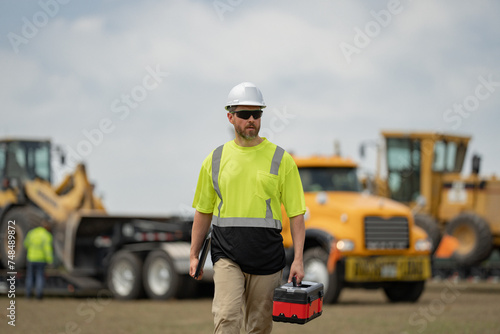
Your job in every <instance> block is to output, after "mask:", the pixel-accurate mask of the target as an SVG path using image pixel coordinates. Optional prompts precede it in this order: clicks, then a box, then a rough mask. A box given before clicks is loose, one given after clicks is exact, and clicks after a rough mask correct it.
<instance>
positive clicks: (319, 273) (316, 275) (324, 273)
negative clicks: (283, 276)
mask: <svg viewBox="0 0 500 334" xmlns="http://www.w3.org/2000/svg"><path fill="white" fill-rule="evenodd" d="M327 262H328V253H327V252H326V251H325V250H324V249H323V248H321V247H314V248H309V249H307V250H306V251H305V252H304V272H305V277H304V280H307V281H313V282H319V283H322V284H323V288H324V293H325V295H324V297H323V303H325V304H333V303H336V302H337V301H338V298H339V296H340V292H341V290H342V280H341V278H340V275H339V271H338V270H335V271H334V272H333V273H332V274H330V273H329V272H328V267H327Z"/></svg>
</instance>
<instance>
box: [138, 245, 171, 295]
mask: <svg viewBox="0 0 500 334" xmlns="http://www.w3.org/2000/svg"><path fill="white" fill-rule="evenodd" d="M143 280H144V290H146V295H147V296H148V297H149V298H151V299H169V298H171V297H173V296H174V295H175V294H176V293H177V290H178V287H179V275H178V274H177V272H176V271H175V267H174V262H173V261H172V259H171V258H170V256H168V254H167V253H165V252H164V251H162V250H155V251H152V252H151V253H149V254H148V256H147V257H146V261H145V262H144V272H143Z"/></svg>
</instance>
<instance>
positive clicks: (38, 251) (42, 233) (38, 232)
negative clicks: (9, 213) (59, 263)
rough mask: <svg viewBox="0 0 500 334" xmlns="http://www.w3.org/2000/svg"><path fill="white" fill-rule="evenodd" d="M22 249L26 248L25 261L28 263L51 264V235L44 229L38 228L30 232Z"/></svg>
mask: <svg viewBox="0 0 500 334" xmlns="http://www.w3.org/2000/svg"><path fill="white" fill-rule="evenodd" d="M24 248H26V251H27V253H26V259H27V260H28V261H29V262H44V263H49V264H52V261H53V249H52V234H50V232H49V231H47V230H46V229H45V228H43V227H41V226H39V227H36V228H34V229H32V230H30V231H29V232H28V234H27V235H26V238H25V239H24Z"/></svg>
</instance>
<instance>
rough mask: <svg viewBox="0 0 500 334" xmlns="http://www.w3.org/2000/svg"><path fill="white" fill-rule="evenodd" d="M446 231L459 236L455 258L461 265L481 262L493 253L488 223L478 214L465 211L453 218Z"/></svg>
mask: <svg viewBox="0 0 500 334" xmlns="http://www.w3.org/2000/svg"><path fill="white" fill-rule="evenodd" d="M446 232H447V233H448V234H449V235H451V236H453V237H455V238H457V240H458V248H457V250H455V253H454V254H453V258H454V259H455V260H456V261H457V262H458V264H459V265H461V266H471V265H475V264H479V263H480V262H481V261H483V260H485V259H487V258H488V257H489V256H490V255H491V251H492V248H493V237H492V235H491V230H490V227H489V225H488V223H487V222H486V221H485V220H484V219H483V218H481V217H479V216H478V215H475V214H472V213H463V214H460V215H458V216H457V217H455V218H453V219H452V220H451V221H450V222H449V223H448V225H447V226H446Z"/></svg>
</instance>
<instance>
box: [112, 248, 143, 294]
mask: <svg viewBox="0 0 500 334" xmlns="http://www.w3.org/2000/svg"><path fill="white" fill-rule="evenodd" d="M107 284H108V288H109V290H111V292H112V293H113V295H114V297H115V298H116V299H122V300H130V299H137V298H139V297H141V296H142V294H143V288H142V260H141V259H140V258H139V256H137V254H134V253H131V252H129V251H127V250H120V251H118V252H117V253H116V254H114V255H113V257H112V258H111V262H110V265H109V268H108V272H107Z"/></svg>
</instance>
